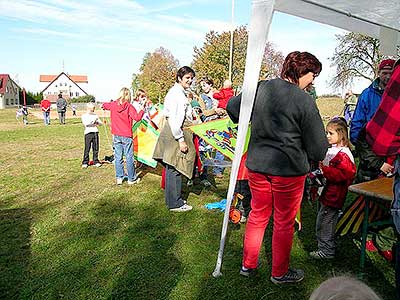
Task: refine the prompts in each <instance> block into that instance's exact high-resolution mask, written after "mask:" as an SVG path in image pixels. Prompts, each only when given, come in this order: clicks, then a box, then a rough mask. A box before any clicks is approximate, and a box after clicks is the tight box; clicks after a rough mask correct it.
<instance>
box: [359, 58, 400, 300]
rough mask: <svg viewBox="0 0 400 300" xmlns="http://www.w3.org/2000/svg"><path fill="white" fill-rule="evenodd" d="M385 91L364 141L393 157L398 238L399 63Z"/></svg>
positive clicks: (399, 286)
mask: <svg viewBox="0 0 400 300" xmlns="http://www.w3.org/2000/svg"><path fill="white" fill-rule="evenodd" d="M393 69H394V71H393V73H392V76H391V77H390V80H389V83H388V84H387V86H386V88H385V92H384V93H383V96H382V101H381V103H380V105H379V107H378V110H377V111H376V113H375V114H374V115H373V117H372V119H371V120H370V121H369V122H368V123H367V127H366V133H367V135H366V140H367V142H368V143H369V144H370V145H371V148H372V150H373V151H374V152H375V154H376V155H382V156H396V157H397V158H396V160H395V162H394V170H393V174H394V185H393V192H394V201H393V202H392V208H391V214H392V219H393V223H394V225H395V227H396V230H397V233H399V234H400V59H399V60H398V61H397V62H396V63H395V64H394V68H393ZM395 271H396V299H400V242H397V243H396V245H395Z"/></svg>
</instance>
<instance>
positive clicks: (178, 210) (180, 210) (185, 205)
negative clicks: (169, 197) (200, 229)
mask: <svg viewBox="0 0 400 300" xmlns="http://www.w3.org/2000/svg"><path fill="white" fill-rule="evenodd" d="M192 209H193V207H192V206H190V205H187V204H183V205H182V206H181V207H177V208H171V209H170V211H175V212H185V211H189V210H192Z"/></svg>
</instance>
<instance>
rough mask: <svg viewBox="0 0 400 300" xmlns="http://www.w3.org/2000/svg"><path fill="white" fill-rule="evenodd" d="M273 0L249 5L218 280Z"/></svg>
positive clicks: (218, 274)
mask: <svg viewBox="0 0 400 300" xmlns="http://www.w3.org/2000/svg"><path fill="white" fill-rule="evenodd" d="M274 4H275V0H270V1H254V2H253V4H252V14H251V18H250V26H249V39H248V44H247V53H246V68H245V72H244V81H243V91H242V101H241V105H240V116H239V124H238V127H239V128H238V135H237V139H236V147H235V155H234V159H233V162H232V169H231V175H230V179H229V187H228V194H227V196H226V200H227V201H226V207H225V213H224V220H223V223H222V231H221V240H220V247H219V251H218V257H217V264H216V266H215V269H214V272H213V273H212V275H213V276H214V277H219V276H221V275H222V273H221V266H222V257H223V254H224V247H225V240H226V233H227V230H228V222H229V210H230V206H231V203H232V199H233V194H234V190H235V184H236V178H237V174H238V171H239V165H240V161H241V158H242V154H243V148H244V144H245V141H246V135H247V130H248V127H249V121H250V116H251V111H252V108H253V103H254V97H255V94H256V89H257V84H258V79H259V76H260V69H261V62H262V58H263V55H264V51H265V45H266V43H267V37H268V30H269V26H270V24H271V20H272V14H273V8H274Z"/></svg>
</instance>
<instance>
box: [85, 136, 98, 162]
mask: <svg viewBox="0 0 400 300" xmlns="http://www.w3.org/2000/svg"><path fill="white" fill-rule="evenodd" d="M90 148H93V163H94V164H97V163H99V133H98V132H89V133H87V134H85V150H84V152H83V160H82V164H86V165H87V164H88V163H89V152H90Z"/></svg>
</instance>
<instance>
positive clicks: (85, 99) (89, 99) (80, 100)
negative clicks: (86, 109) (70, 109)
mask: <svg viewBox="0 0 400 300" xmlns="http://www.w3.org/2000/svg"><path fill="white" fill-rule="evenodd" d="M95 101H96V98H95V97H94V96H93V95H86V96H80V97H77V98H73V99H71V102H74V103H88V102H95Z"/></svg>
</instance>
